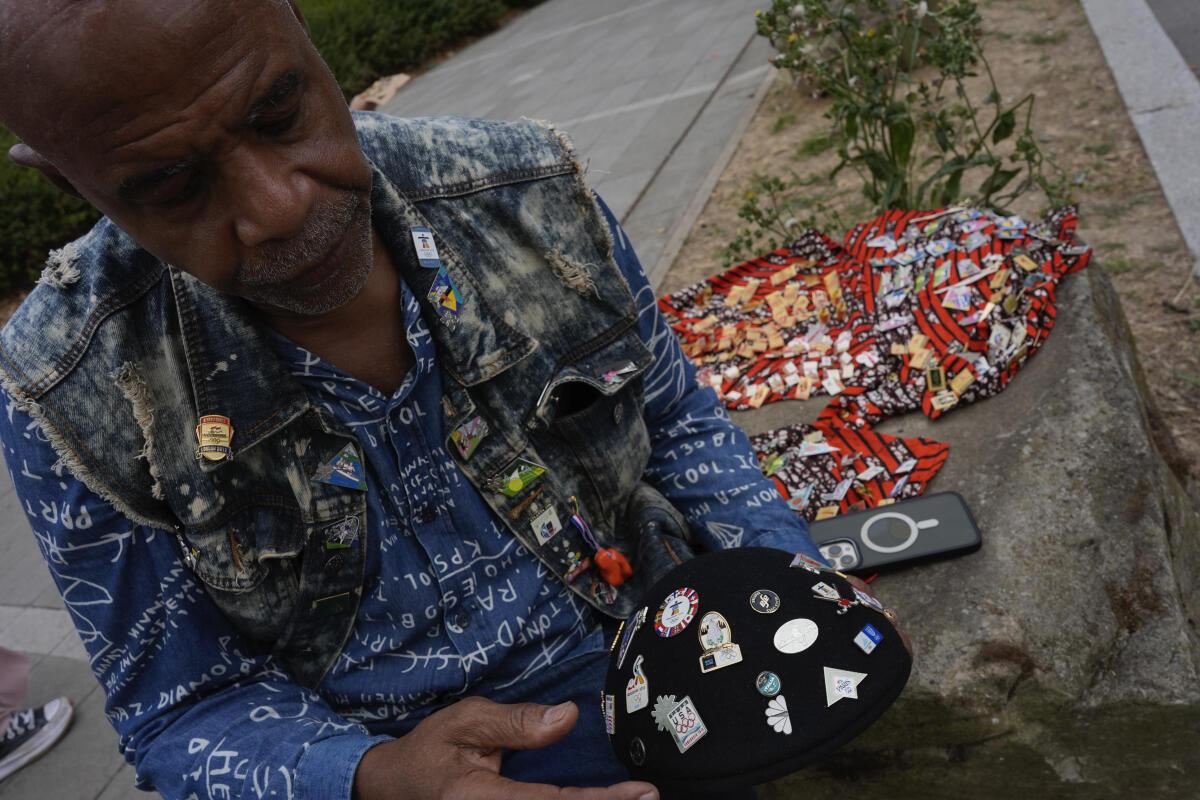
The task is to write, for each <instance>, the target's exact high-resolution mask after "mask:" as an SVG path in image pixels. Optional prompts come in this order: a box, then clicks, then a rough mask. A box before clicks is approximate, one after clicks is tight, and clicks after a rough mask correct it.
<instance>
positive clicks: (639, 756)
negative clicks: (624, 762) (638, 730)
mask: <svg viewBox="0 0 1200 800" xmlns="http://www.w3.org/2000/svg"><path fill="white" fill-rule="evenodd" d="M629 760H630V761H632V762H633V763H634V765H635V766H639V767H640V766H641V765H642V764H645V763H646V743H645V742H643V741H642V740H641V739H640V738H638V737H637V736H635V737H633V739H632V740H630V742H629Z"/></svg>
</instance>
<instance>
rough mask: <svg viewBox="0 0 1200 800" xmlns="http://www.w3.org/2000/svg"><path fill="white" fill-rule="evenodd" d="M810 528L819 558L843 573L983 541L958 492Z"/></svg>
mask: <svg viewBox="0 0 1200 800" xmlns="http://www.w3.org/2000/svg"><path fill="white" fill-rule="evenodd" d="M810 532H811V534H812V540H813V542H814V543H816V545H817V547H818V548H819V549H820V550H821V554H822V555H824V556H825V559H826V560H827V561H828V562H829V563H830V564H832V565H833V567H834V568H836V569H839V570H842V571H843V572H847V571H852V570H853V571H860V570H875V569H879V568H881V567H888V566H892V565H894V564H898V563H902V562H903V563H907V562H911V561H920V560H925V559H931V558H939V557H943V556H950V555H959V554H963V553H967V552H970V551H972V550H977V549H978V548H979V545H980V544H981V543H982V541H983V540H982V539H981V538H980V535H979V527H978V526H977V525H976V524H975V518H974V517H973V516H971V509H969V508H967V503H966V501H965V500H963V498H962V495H960V494H959V493H958V492H937V493H936V494H930V495H925V496H924V497H917V498H914V499H912V500H905V501H903V502H900V503H895V504H893V505H888V506H880V507H879V508H872V509H869V510H867V511H856V512H855V513H853V514H846V515H844V516H839V517H834V518H833V519H827V520H822V521H820V522H814V523H812V525H811V526H810Z"/></svg>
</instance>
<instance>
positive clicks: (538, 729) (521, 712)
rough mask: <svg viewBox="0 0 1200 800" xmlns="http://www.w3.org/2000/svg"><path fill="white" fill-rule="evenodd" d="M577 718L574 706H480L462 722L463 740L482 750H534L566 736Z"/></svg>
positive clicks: (518, 704)
mask: <svg viewBox="0 0 1200 800" xmlns="http://www.w3.org/2000/svg"><path fill="white" fill-rule="evenodd" d="M578 719H579V709H578V708H576V707H575V704H574V703H562V704H560V705H557V706H544V705H538V704H537V703H512V704H502V703H491V702H489V703H486V704H483V703H481V704H478V705H474V707H473V708H472V709H471V713H470V715H469V716H468V718H467V719H465V720H463V723H464V730H463V734H464V735H463V738H464V739H466V740H467V741H469V742H470V743H471V744H474V745H476V746H478V747H482V748H505V749H508V750H536V749H537V748H539V747H546V746H547V745H549V744H553V743H554V742H556V741H558V740H559V739H561V738H562V737H564V736H566V735H567V733H569V732H570V730H571V729H572V728H574V727H575V722H576V720H578Z"/></svg>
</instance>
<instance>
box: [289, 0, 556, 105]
mask: <svg viewBox="0 0 1200 800" xmlns="http://www.w3.org/2000/svg"><path fill="white" fill-rule="evenodd" d="M540 1H541V0H299V4H300V9H301V10H302V11H303V12H304V17H305V19H307V20H308V26H309V29H310V30H311V31H312V37H313V42H314V43H315V44H316V46H317V50H319V51H320V52H321V55H322V56H324V57H325V61H326V62H327V63H328V64H329V68H330V69H331V70H333V74H334V75H336V76H337V78H338V81H339V82H340V83H341V84H342V89H343V90H344V91H345V92H346V96H347V97H350V96H353V95H355V94H358V93H359V92H361V91H362V90H363V89H365V88H367V87H368V86H370V85H371V83H372V82H373V81H374V80H375V79H376V78H378V77H380V76H381V75H390V74H392V73H396V72H404V71H406V70H411V69H414V68H416V67H419V66H421V65H422V64H424V63H426V62H427V61H429V59H430V58H432V57H433V56H435V55H437V54H438V53H440V52H443V51H444V50H446V49H448V48H450V47H453V46H454V45H456V44H457V43H459V42H461V41H462V40H463V39H466V38H468V37H471V36H478V35H480V34H483V33H487V32H488V31H490V30H492V29H493V28H495V27H496V23H497V22H498V21H499V20H500V18H501V17H502V16H504V15H505V14H506V13H508V11H509V10H511V9H512V8H524V7H529V6H533V5H536V4H537V3H538V2H540Z"/></svg>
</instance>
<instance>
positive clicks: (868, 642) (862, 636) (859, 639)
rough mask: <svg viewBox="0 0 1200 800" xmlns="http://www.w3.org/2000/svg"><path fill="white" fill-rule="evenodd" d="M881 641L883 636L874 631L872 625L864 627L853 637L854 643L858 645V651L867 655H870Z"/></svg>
mask: <svg viewBox="0 0 1200 800" xmlns="http://www.w3.org/2000/svg"><path fill="white" fill-rule="evenodd" d="M882 641H883V634H882V633H880V632H879V631H878V630H876V629H875V626H874V625H864V626H863V629H862V630H861V631H859V632H858V635H857V636H855V637H854V643H855V644H856V645H858V649H859V650H862V651H863V652H864V653H866V654H867V655H870V654H871V651H872V650H874V649H875V648H876V647H877V646H878V645H879V643H880V642H882Z"/></svg>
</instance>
